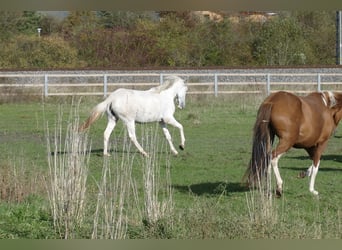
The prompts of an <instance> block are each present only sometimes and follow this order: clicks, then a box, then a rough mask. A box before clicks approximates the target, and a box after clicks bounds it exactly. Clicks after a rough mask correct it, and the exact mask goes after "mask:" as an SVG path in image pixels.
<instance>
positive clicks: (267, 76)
mask: <svg viewBox="0 0 342 250" xmlns="http://www.w3.org/2000/svg"><path fill="white" fill-rule="evenodd" d="M266 92H267V95H270V93H271V74H270V73H267V75H266Z"/></svg>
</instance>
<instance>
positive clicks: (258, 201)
mask: <svg viewBox="0 0 342 250" xmlns="http://www.w3.org/2000/svg"><path fill="white" fill-rule="evenodd" d="M263 151H264V152H263V153H264V154H265V158H264V159H265V162H264V163H263V164H265V165H266V166H267V171H265V176H260V174H259V173H256V180H255V183H254V185H253V188H252V189H251V190H250V192H249V193H246V205H247V208H248V216H249V220H250V225H251V226H252V227H254V228H257V232H258V233H260V234H261V235H259V236H258V237H264V235H263V234H267V233H268V232H271V231H272V228H273V226H274V225H275V224H277V223H278V222H279V220H278V210H277V206H276V204H275V200H274V196H273V194H272V169H271V166H270V165H269V162H270V159H267V157H268V156H267V153H266V147H265V148H264V150H263Z"/></svg>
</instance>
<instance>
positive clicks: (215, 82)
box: [214, 73, 218, 97]
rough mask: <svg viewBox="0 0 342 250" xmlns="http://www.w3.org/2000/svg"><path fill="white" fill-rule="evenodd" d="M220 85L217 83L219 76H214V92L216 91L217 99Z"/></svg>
mask: <svg viewBox="0 0 342 250" xmlns="http://www.w3.org/2000/svg"><path fill="white" fill-rule="evenodd" d="M217 85H218V83H217V74H216V73H215V75H214V91H215V97H217V94H218V86H217Z"/></svg>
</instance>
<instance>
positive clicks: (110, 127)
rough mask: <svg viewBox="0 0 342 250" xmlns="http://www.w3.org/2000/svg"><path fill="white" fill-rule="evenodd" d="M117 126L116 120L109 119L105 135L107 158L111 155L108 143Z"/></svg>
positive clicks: (104, 152) (104, 148) (105, 153)
mask: <svg viewBox="0 0 342 250" xmlns="http://www.w3.org/2000/svg"><path fill="white" fill-rule="evenodd" d="M115 125H116V120H115V118H112V117H108V123H107V127H106V129H105V131H104V133H103V155H105V156H109V154H108V141H109V137H110V135H111V133H112V131H113V129H114V128H115Z"/></svg>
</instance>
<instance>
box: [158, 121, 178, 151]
mask: <svg viewBox="0 0 342 250" xmlns="http://www.w3.org/2000/svg"><path fill="white" fill-rule="evenodd" d="M159 124H160V126H161V128H162V129H163V132H164V135H165V138H166V140H167V141H168V142H169V145H170V148H171V151H172V153H173V154H174V155H178V152H177V150H176V149H175V147H174V146H173V143H172V138H171V135H170V132H169V130H168V129H167V128H166V124H165V122H163V121H161V122H160V123H159Z"/></svg>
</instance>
